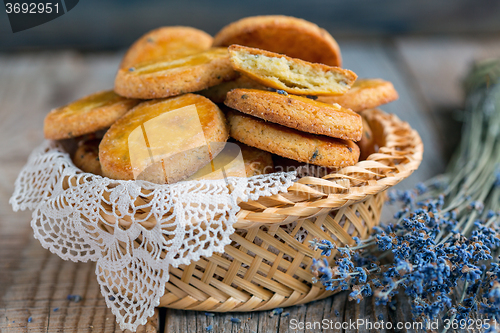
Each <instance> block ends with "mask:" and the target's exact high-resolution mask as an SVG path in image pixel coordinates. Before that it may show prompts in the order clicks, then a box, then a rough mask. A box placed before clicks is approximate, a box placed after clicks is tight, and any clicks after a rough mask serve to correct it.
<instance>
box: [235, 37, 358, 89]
mask: <svg viewBox="0 0 500 333" xmlns="http://www.w3.org/2000/svg"><path fill="white" fill-rule="evenodd" d="M229 54H230V55H231V64H232V65H233V67H234V69H235V70H237V71H238V72H241V73H243V74H245V75H247V76H248V77H250V78H251V79H253V80H255V81H257V82H259V83H261V84H263V85H265V86H268V87H271V88H275V89H282V90H285V91H286V92H288V93H292V94H297V95H334V94H336V95H339V94H344V93H345V92H347V91H348V90H349V89H350V88H351V86H352V84H353V83H354V81H356V78H357V75H356V74H355V73H354V72H352V71H350V70H348V69H342V68H340V67H332V66H327V65H323V64H315V63H311V62H308V61H304V60H300V59H297V58H291V57H287V56H286V55H283V54H278V53H273V52H269V51H264V50H261V49H256V48H251V47H246V46H241V45H231V46H230V47H229Z"/></svg>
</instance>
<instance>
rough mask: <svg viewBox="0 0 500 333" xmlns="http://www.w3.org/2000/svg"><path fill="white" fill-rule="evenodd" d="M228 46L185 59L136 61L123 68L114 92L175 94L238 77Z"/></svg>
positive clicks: (149, 95)
mask: <svg viewBox="0 0 500 333" xmlns="http://www.w3.org/2000/svg"><path fill="white" fill-rule="evenodd" d="M237 76H238V74H237V73H236V72H235V71H234V70H233V68H232V67H231V63H230V61H229V53H228V52H227V49H226V48H212V49H209V50H207V51H204V52H200V53H196V54H193V55H189V56H186V57H182V58H175V57H174V58H173V59H170V58H164V59H162V60H158V61H153V62H145V63H140V64H136V65H135V66H133V67H130V68H121V69H120V70H118V74H117V75H116V79H115V92H116V93H117V94H119V95H122V96H126V97H132V98H143V99H149V98H161V97H169V96H176V95H180V94H184V93H187V92H193V91H198V90H202V89H206V88H208V87H211V86H215V85H217V84H219V83H221V82H223V81H228V80H232V79H234V78H236V77H237Z"/></svg>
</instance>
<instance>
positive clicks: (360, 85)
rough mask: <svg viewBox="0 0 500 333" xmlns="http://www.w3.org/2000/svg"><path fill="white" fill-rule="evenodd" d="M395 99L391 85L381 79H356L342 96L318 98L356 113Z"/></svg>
mask: <svg viewBox="0 0 500 333" xmlns="http://www.w3.org/2000/svg"><path fill="white" fill-rule="evenodd" d="M397 99H398V93H397V91H396V90H395V89H394V86H393V85H392V83H391V82H388V81H384V80H381V79H357V80H356V82H354V84H353V85H352V87H351V89H349V90H348V91H347V92H346V93H345V94H343V95H339V96H319V97H318V100H319V101H321V102H325V103H330V104H333V103H338V104H340V105H342V106H343V107H345V108H348V109H351V110H353V111H356V112H359V111H363V110H366V109H373V108H376V107H377V106H379V105H382V104H386V103H389V102H392V101H395V100H397Z"/></svg>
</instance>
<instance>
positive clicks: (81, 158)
mask: <svg viewBox="0 0 500 333" xmlns="http://www.w3.org/2000/svg"><path fill="white" fill-rule="evenodd" d="M99 142H101V140H99V139H90V140H82V141H80V142H78V149H77V150H76V151H75V154H74V155H73V163H74V164H75V166H76V167H77V168H80V169H81V170H82V171H84V172H88V173H93V174H94V175H99V176H102V169H101V163H100V162H99Z"/></svg>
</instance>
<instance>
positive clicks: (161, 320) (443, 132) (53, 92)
mask: <svg viewBox="0 0 500 333" xmlns="http://www.w3.org/2000/svg"><path fill="white" fill-rule="evenodd" d="M339 44H340V46H341V48H342V54H343V58H344V64H345V67H346V68H349V69H352V70H354V71H355V72H356V73H357V74H358V75H359V76H360V77H380V78H383V79H387V80H390V81H392V82H393V83H394V85H395V87H396V89H397V90H398V91H399V94H400V99H399V100H398V101H396V102H394V103H391V104H389V105H387V106H384V107H383V109H384V110H385V111H388V112H392V113H395V114H397V115H398V116H399V117H401V118H402V119H404V120H406V121H408V122H410V124H411V125H412V126H413V127H414V128H415V129H417V130H418V131H419V133H420V135H421V136H422V138H423V141H424V146H425V153H424V161H423V163H422V165H421V167H420V169H419V170H418V171H417V172H416V173H415V174H414V175H412V176H411V177H410V178H409V179H408V180H406V181H405V182H403V183H402V184H400V185H398V186H400V187H401V188H410V187H411V186H413V185H415V184H416V183H418V182H419V181H421V180H425V179H427V178H429V177H431V176H432V175H435V174H437V173H440V172H442V171H443V170H444V167H445V164H446V160H447V157H448V156H449V155H450V153H451V152H452V150H453V148H454V146H455V145H456V142H457V139H458V135H459V128H460V127H459V124H458V123H457V122H456V120H455V119H456V113H453V112H452V111H453V110H455V109H457V108H459V107H460V105H461V103H462V97H463V94H462V92H461V88H460V80H461V78H463V76H464V74H465V73H466V72H467V71H468V68H469V65H470V64H471V63H472V61H473V60H474V59H481V58H486V57H491V56H500V37H489V38H487V39H481V38H458V37H432V38H429V37H427V38H424V37H419V38H417V37H413V38H396V39H389V40H359V41H352V40H346V41H343V40H341V41H339ZM121 56H122V53H102V54H83V55H82V54H79V53H76V52H72V51H64V52H47V53H36V54H0V331H1V332H94V331H95V332H114V331H120V329H119V327H118V326H117V324H116V323H115V318H114V316H113V315H112V313H111V311H110V310H109V309H107V307H106V305H105V303H104V299H103V298H102V296H101V294H100V292H99V288H98V284H97V281H96V278H95V274H94V269H95V265H94V264H92V263H73V262H67V261H63V260H61V259H60V258H59V257H57V256H56V255H54V254H51V253H50V252H49V251H48V250H45V249H43V248H42V247H41V246H40V244H39V243H38V241H36V240H35V239H33V237H32V230H31V228H30V223H29V221H30V220H31V215H30V212H18V213H14V212H13V211H12V209H11V207H10V205H9V203H8V199H9V197H10V195H11V194H12V192H13V186H14V185H13V184H14V180H15V178H16V176H17V174H18V172H19V170H20V168H21V167H22V166H23V165H24V163H25V162H26V159H27V156H28V154H29V153H30V152H31V150H32V149H33V148H35V147H36V146H37V145H39V144H40V142H41V141H42V140H43V135H42V128H43V118H44V117H45V115H46V113H47V112H48V111H49V110H50V109H52V108H54V107H57V106H60V105H62V104H65V103H67V102H70V101H71V100H74V99H76V98H79V97H81V96H83V95H85V94H89V93H92V92H94V91H97V90H100V89H106V88H109V87H111V86H112V84H113V78H114V75H115V71H116V68H117V65H118V62H119V60H120V58H121ZM386 215H387V214H386ZM68 294H77V295H81V296H82V300H81V301H80V302H78V303H75V302H71V301H68V300H67V295H68ZM346 297H347V294H346V293H341V294H338V295H336V296H334V297H330V298H328V299H325V300H323V301H317V302H314V303H311V304H308V305H303V306H296V307H292V308H288V309H285V312H288V313H289V316H286V317H285V316H273V317H270V312H260V313H239V314H216V315H215V316H214V317H207V316H205V315H204V313H197V312H188V311H177V310H169V309H168V310H167V309H160V310H159V311H158V312H157V315H156V317H155V318H153V319H152V320H150V322H149V323H148V325H146V326H144V327H140V329H139V330H138V331H139V332H156V331H159V330H161V331H162V332H204V331H205V328H206V327H207V326H208V325H210V324H212V325H213V327H214V332H264V333H267V332H318V331H321V330H317V329H315V330H307V329H306V330H303V329H299V330H294V329H293V326H292V325H291V320H293V319H296V320H297V321H305V322H315V321H321V320H322V319H324V318H326V319H334V320H339V321H342V320H344V321H345V320H349V319H351V320H356V319H358V318H365V319H370V320H371V321H372V322H375V321H377V318H378V317H379V315H382V316H383V320H385V321H387V320H391V321H392V322H396V321H411V315H410V312H409V310H408V309H409V304H408V302H406V301H405V300H404V299H403V298H400V299H399V300H398V304H397V306H396V308H395V309H393V310H391V309H389V308H386V307H376V306H375V305H374V303H373V299H367V300H365V301H362V302H361V303H359V304H356V303H353V302H347V300H346ZM30 317H31V322H28V319H29V318H30ZM231 317H235V318H239V319H241V321H242V323H241V324H233V323H231V321H230V318H231ZM345 331H346V332H350V331H352V330H351V329H346V330H345ZM360 331H363V330H361V329H360ZM410 331H411V330H410ZM325 332H326V330H325ZM328 332H330V330H328ZM335 332H336V331H335ZM339 332H340V330H339Z"/></svg>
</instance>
